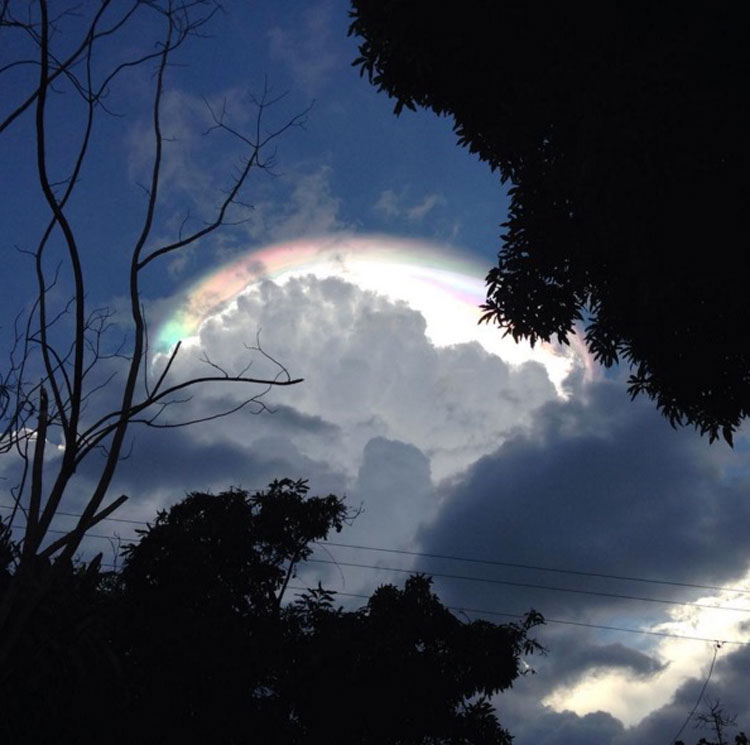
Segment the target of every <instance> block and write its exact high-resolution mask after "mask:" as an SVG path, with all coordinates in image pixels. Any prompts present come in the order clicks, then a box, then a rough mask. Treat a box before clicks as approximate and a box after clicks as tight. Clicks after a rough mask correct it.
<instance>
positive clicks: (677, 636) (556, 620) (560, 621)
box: [287, 586, 750, 647]
mask: <svg viewBox="0 0 750 745" xmlns="http://www.w3.org/2000/svg"><path fill="white" fill-rule="evenodd" d="M287 589H289V590H301V591H302V592H305V591H307V590H308V589H310V588H307V587H292V586H290V587H288V588H287ZM331 593H332V594H334V595H344V596H346V597H351V598H364V599H365V600H369V599H370V596H369V595H362V594H359V593H356V592H339V591H338V590H331ZM445 607H446V608H448V610H452V611H456V612H457V613H476V614H478V615H485V616H502V617H505V618H524V615H523V614H522V613H502V612H500V611H492V610H484V609H480V608H463V607H459V606H455V605H446V606H445ZM544 623H545V624H547V623H554V624H562V625H564V626H580V627H583V628H587V629H601V630H604V631H622V632H625V633H628V634H647V635H649V636H662V637H669V638H671V639H684V640H686V641H694V642H709V643H711V644H718V643H719V642H717V641H716V639H709V638H707V637H704V636H689V635H687V634H670V633H669V632H668V631H648V630H646V629H630V628H627V627H624V626H605V625H603V624H598V623H584V622H583V621H570V620H567V619H562V618H547V617H546V616H545V617H544ZM720 643H721V644H736V645H737V646H741V647H745V646H748V645H750V642H741V641H735V640H728V639H722V640H721V642H720Z"/></svg>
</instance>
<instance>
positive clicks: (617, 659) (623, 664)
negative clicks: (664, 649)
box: [545, 637, 665, 683]
mask: <svg viewBox="0 0 750 745" xmlns="http://www.w3.org/2000/svg"><path fill="white" fill-rule="evenodd" d="M573 639H575V637H573ZM664 667H665V665H664V663H662V662H660V661H659V660H656V659H654V658H653V657H651V656H649V655H647V654H644V653H643V652H640V651H638V650H637V649H631V648H630V647H627V646H625V645H624V644H621V643H619V642H614V643H611V644H597V643H595V642H593V641H592V640H591V639H589V640H588V642H587V644H586V646H580V645H578V644H567V645H564V646H562V645H556V647H555V650H554V654H551V655H550V656H549V664H548V665H547V666H546V667H545V671H546V672H547V673H548V674H549V675H550V677H554V678H555V679H556V680H557V681H564V682H566V683H569V682H572V681H574V680H575V679H577V678H578V677H580V676H581V675H582V674H584V673H587V672H590V671H591V670H597V669H604V670H613V669H621V670H625V671H627V672H628V673H629V674H630V675H632V676H634V677H638V678H647V677H650V676H652V675H654V674H655V673H658V672H661V671H662V670H663V669H664Z"/></svg>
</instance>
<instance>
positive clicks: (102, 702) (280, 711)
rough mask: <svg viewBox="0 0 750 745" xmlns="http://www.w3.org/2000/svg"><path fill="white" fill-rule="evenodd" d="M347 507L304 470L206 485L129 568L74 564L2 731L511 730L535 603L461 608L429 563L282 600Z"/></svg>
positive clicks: (291, 738)
mask: <svg viewBox="0 0 750 745" xmlns="http://www.w3.org/2000/svg"><path fill="white" fill-rule="evenodd" d="M348 518H349V515H348V513H347V511H346V508H345V506H344V504H343V502H342V500H340V499H338V498H337V497H335V496H328V497H325V498H320V497H308V496H307V485H306V482H304V481H291V480H289V479H284V480H281V481H275V482H274V483H272V484H271V485H270V486H269V488H268V489H267V490H265V491H262V492H258V493H256V494H252V495H251V494H248V493H247V492H245V491H242V490H230V491H227V492H223V493H221V494H218V495H211V494H203V493H193V494H189V495H188V496H187V497H186V498H185V499H184V500H183V501H182V502H180V503H179V504H176V505H175V506H174V507H172V508H171V509H170V510H168V511H165V512H160V513H159V515H158V516H157V518H156V520H155V522H154V524H153V525H150V526H149V527H148V528H147V529H146V530H144V531H141V536H140V539H139V541H138V542H137V543H136V544H131V545H129V546H127V547H126V548H125V549H124V555H125V560H124V564H123V567H122V569H121V570H120V571H119V572H110V573H105V574H102V573H100V572H99V571H98V564H94V565H93V566H91V567H89V568H88V569H87V568H84V567H76V566H71V567H70V570H69V571H68V572H67V573H64V575H62V578H61V579H60V580H59V582H58V583H57V584H55V585H53V586H52V587H50V588H48V591H47V593H46V595H45V599H44V601H43V602H42V603H41V604H40V607H41V609H42V615H41V616H39V618H35V619H34V620H33V623H32V624H30V626H29V630H28V635H27V636H26V637H25V638H24V640H22V641H23V643H22V644H20V645H19V649H20V650H21V652H20V653H19V654H20V655H21V656H20V657H19V659H25V657H24V655H25V654H27V653H28V651H29V649H30V648H33V649H34V650H35V653H34V656H33V659H34V660H35V663H36V664H35V667H34V669H33V670H28V669H23V668H20V667H19V668H18V669H16V670H15V671H14V674H13V676H12V678H9V679H7V680H6V683H7V685H5V686H4V688H3V692H4V710H3V715H4V716H3V717H2V725H3V727H4V729H2V730H0V733H2V734H3V735H4V736H3V739H2V742H3V743H6V742H7V743H12V744H13V745H26V743H40V742H45V743H46V742H50V743H56V744H57V743H60V744H61V745H67V744H68V743H94V742H96V743H113V744H117V745H124V744H125V743H127V744H128V745H130V744H131V743H135V742H137V743H139V744H143V745H151V744H152V743H153V744H155V743H159V744H160V745H170V744H171V743H175V744H177V743H179V745H193V744H195V745H198V744H199V743H200V745H205V743H209V742H210V743H214V744H216V745H230V744H231V745H239V744H240V743H242V744H244V743H247V744H250V743H263V744H264V745H274V744H278V745H282V743H283V745H317V744H318V743H320V744H321V745H322V744H323V743H325V745H358V744H359V745H389V743H391V744H393V745H396V744H397V743H398V745H428V744H429V745H454V744H455V745H509V743H510V740H511V738H510V735H509V734H508V733H507V732H506V731H505V730H504V729H503V728H502V727H501V726H500V724H499V722H498V720H497V717H496V716H495V712H494V709H493V708H492V706H491V705H490V702H489V697H490V696H492V695H493V694H495V693H497V692H499V691H503V690H505V689H507V688H509V687H510V686H511V685H512V683H513V681H514V680H515V679H516V678H517V677H518V675H519V664H520V662H519V661H520V658H521V656H522V655H524V654H530V653H533V652H535V651H539V650H540V649H541V648H540V647H539V645H538V644H537V643H536V642H534V641H532V640H530V639H529V638H528V632H529V630H530V629H531V628H532V627H533V626H535V625H537V624H539V623H542V618H541V616H539V615H538V614H536V613H533V612H532V613H530V614H529V615H528V616H527V617H526V618H525V620H524V621H523V622H522V623H519V624H509V625H504V626H499V625H495V624H491V623H488V622H485V621H475V622H472V623H469V622H465V621H462V620H460V619H458V618H457V617H455V616H454V615H453V614H452V613H451V612H450V611H449V610H448V609H446V608H445V607H444V606H443V605H442V604H441V603H440V601H439V600H438V598H437V597H436V596H435V595H434V594H433V593H432V592H431V587H430V580H429V579H428V578H427V577H424V576H422V575H417V576H414V577H411V578H410V579H409V580H408V581H407V582H406V584H405V586H404V588H403V589H399V588H396V587H394V586H391V585H387V586H383V587H380V588H379V589H378V590H377V591H376V592H375V593H374V594H373V596H372V597H371V598H370V600H369V601H368V603H367V604H366V605H365V606H364V607H363V608H361V609H359V610H357V611H344V610H343V609H342V608H340V607H335V606H334V603H333V599H334V596H333V594H331V593H329V592H326V591H325V590H323V589H322V588H321V587H318V588H317V589H311V590H308V591H307V592H304V593H302V594H301V595H299V596H297V598H296V599H295V600H293V602H291V603H284V602H282V601H283V599H284V593H285V591H286V592H287V593H288V592H289V591H288V590H287V585H288V583H289V581H290V579H291V578H292V577H293V576H294V575H295V572H296V568H297V567H298V566H299V564H300V562H303V561H304V560H305V558H307V557H308V556H309V555H310V553H311V550H312V549H311V544H313V543H314V542H315V541H317V540H320V539H323V538H325V537H326V536H327V534H328V532H329V531H330V530H331V529H335V530H340V529H341V528H342V527H343V525H344V523H345V522H346V521H347V520H348ZM0 538H2V536H1V535H0ZM5 539H6V540H4V541H3V540H0V555H2V556H3V557H4V560H6V559H7V561H6V564H7V568H8V570H9V571H10V570H11V564H12V556H13V552H14V550H15V549H14V547H13V545H12V543H11V542H10V541H9V540H8V536H7V535H6V536H5ZM5 568H6V565H5V564H4V565H3V566H2V567H0V599H1V598H2V592H3V591H4V588H5V586H6V585H7V583H5V582H4V579H5V578H7V576H8V572H7V571H5ZM43 571H44V570H43V569H40V573H41V574H43ZM31 711H33V712H35V715H34V716H33V717H30V716H29V712H31Z"/></svg>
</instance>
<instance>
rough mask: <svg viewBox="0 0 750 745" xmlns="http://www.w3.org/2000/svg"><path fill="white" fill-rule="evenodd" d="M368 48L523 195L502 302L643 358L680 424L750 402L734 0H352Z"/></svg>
mask: <svg viewBox="0 0 750 745" xmlns="http://www.w3.org/2000/svg"><path fill="white" fill-rule="evenodd" d="M352 5H353V11H352V18H353V22H352V25H351V30H350V32H351V33H353V34H355V35H357V36H358V37H359V38H360V39H361V44H360V48H359V49H360V57H359V58H358V59H357V60H356V61H355V62H354V64H355V65H357V66H359V67H360V71H361V72H362V73H363V74H365V73H366V74H367V75H368V76H369V78H370V80H371V82H372V83H374V84H375V85H376V86H377V87H378V88H379V89H380V90H383V91H385V92H387V93H388V94H389V95H390V96H392V97H394V98H395V99H396V113H397V114H398V113H399V112H400V111H401V109H402V108H403V107H404V106H406V107H408V108H411V109H414V108H415V107H417V106H421V107H426V108H429V109H431V110H433V111H434V112H436V113H438V114H441V115H449V116H452V117H453V118H454V121H455V131H456V133H457V135H458V138H459V143H460V144H461V145H463V146H466V147H468V148H469V150H470V151H471V152H472V153H476V154H477V155H478V156H479V157H480V158H481V159H482V160H484V161H486V162H487V163H488V164H489V165H490V166H491V167H492V169H499V171H500V174H501V176H502V179H503V181H506V180H508V181H510V182H511V184H512V187H511V189H510V195H511V206H510V213H509V219H508V221H507V222H506V223H504V225H503V227H504V228H505V233H504V235H503V236H502V239H503V241H502V248H501V250H500V253H499V256H498V258H499V261H498V266H497V267H495V268H493V269H492V270H491V271H490V272H489V274H488V277H487V283H488V294H487V302H486V305H485V306H483V307H484V310H486V315H485V317H484V319H485V320H486V321H494V322H496V323H498V324H499V325H500V327H502V328H504V329H506V333H510V334H512V335H513V337H514V338H515V339H517V340H518V339H520V338H528V339H530V340H531V342H532V343H533V342H535V341H537V340H540V339H541V340H547V341H548V340H550V339H552V338H556V339H559V340H560V341H563V342H566V341H567V339H568V337H569V335H570V334H571V333H572V331H573V326H574V323H575V322H576V321H578V320H583V319H585V321H586V323H587V326H586V341H587V343H588V346H589V349H590V350H591V352H592V353H593V354H594V355H595V357H596V358H597V359H598V360H599V361H600V362H602V363H603V364H605V365H607V366H610V365H612V364H614V363H616V362H618V361H619V360H625V361H627V362H629V363H631V365H632V367H631V370H632V375H631V377H630V381H629V391H630V393H631V395H632V396H633V397H635V396H636V395H637V394H639V393H645V394H647V395H648V396H650V397H651V398H652V399H655V401H656V404H657V406H658V408H659V409H660V410H661V411H662V412H663V413H664V414H665V415H666V416H667V417H668V418H669V420H670V422H671V423H672V424H673V425H676V424H678V423H682V424H692V425H694V426H695V427H696V428H697V429H698V430H699V431H700V432H701V433H708V434H709V437H710V439H711V440H712V441H713V440H714V439H715V438H716V437H718V436H719V435H722V436H723V437H724V438H725V439H726V440H727V441H728V442H730V443H731V440H732V433H733V431H734V430H735V429H736V428H737V427H738V425H739V423H740V421H741V420H742V418H744V417H746V416H747V415H748V413H750V351H748V350H749V349H750V344H749V343H748V342H749V341H750V339H749V337H750V334H749V333H748V320H747V319H748V318H750V293H748V292H747V288H746V285H747V277H748V274H749V271H748V270H749V269H750V262H749V261H748V253H747V248H746V240H747V239H746V228H745V216H744V215H745V210H746V205H747V203H748V187H747V184H748V180H747V168H748V146H749V143H750V141H749V140H748V138H747V132H748V131H750V114H749V113H748V112H749V111H750V109H748V107H746V105H745V95H744V94H743V93H742V91H743V90H744V89H745V85H746V81H745V78H746V70H747V68H748V46H747V43H746V33H745V25H744V24H743V23H741V22H740V8H739V6H737V5H736V4H734V3H726V2H719V3H712V4H710V5H707V4H704V3H688V4H682V5H680V6H679V8H678V7H677V6H675V5H673V4H670V3H666V4H665V3H616V2H614V1H613V0H608V1H606V2H597V3H588V2H578V3H551V2H539V0H535V1H532V2H520V3H519V2H509V1H508V0H505V1H501V2H498V1H497V0H481V1H478V2H474V3H469V4H466V3H463V4H456V3H443V4H436V3H432V2H427V0H419V1H417V2H408V3H407V2H401V1H400V0H353V2H352Z"/></svg>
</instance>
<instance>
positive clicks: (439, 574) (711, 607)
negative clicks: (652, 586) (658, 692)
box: [306, 558, 750, 613]
mask: <svg viewBox="0 0 750 745" xmlns="http://www.w3.org/2000/svg"><path fill="white" fill-rule="evenodd" d="M306 561H307V562H311V563H314V564H336V565H337V566H342V567H352V568H358V569H377V570H380V571H384V572H385V571H388V572H401V573H405V574H414V571H415V570H414V569H403V568H401V567H387V566H378V565H376V564H359V563H356V562H347V561H333V560H332V559H313V558H308V559H306ZM425 574H429V575H430V576H431V577H441V578H445V579H460V580H465V581H468V582H484V583H487V584H492V585H507V586H510V587H525V588H529V589H534V590H549V591H552V592H568V593H574V594H577V595H596V596H599V597H605V598H617V599H621V600H639V601H643V602H646V603H666V604H668V605H685V606H691V607H694V608H704V609H709V610H727V611H735V612H738V613H750V608H735V607H733V606H729V605H709V604H707V603H691V602H688V601H683V600H670V599H667V598H650V597H646V596H643V595H625V594H623V593H617V592H605V591H603V590H581V589H578V588H574V587H556V586H554V585H541V584H537V583H535V582H516V581H514V580H508V579H495V578H491V577H474V576H472V575H467V574H447V573H445V572H431V571H426V572H425Z"/></svg>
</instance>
